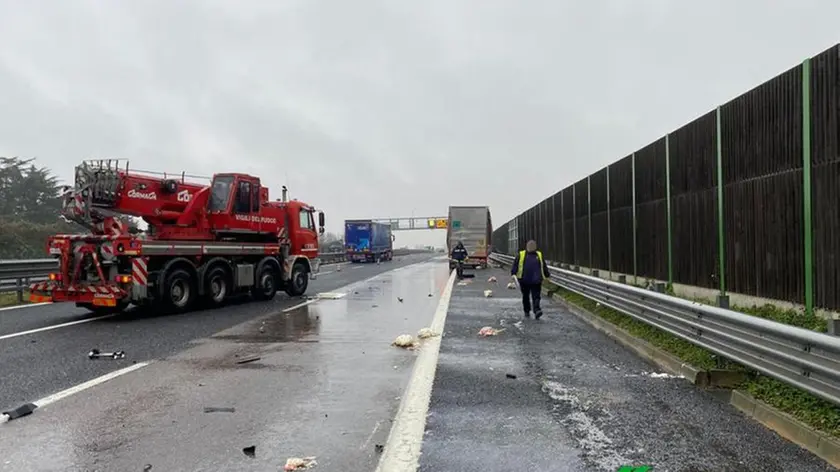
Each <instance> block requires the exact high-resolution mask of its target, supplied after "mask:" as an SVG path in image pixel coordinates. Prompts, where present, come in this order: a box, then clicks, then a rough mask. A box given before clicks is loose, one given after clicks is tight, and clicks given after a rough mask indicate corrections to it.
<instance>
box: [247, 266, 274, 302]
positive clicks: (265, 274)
mask: <svg viewBox="0 0 840 472" xmlns="http://www.w3.org/2000/svg"><path fill="white" fill-rule="evenodd" d="M251 294H252V295H253V296H254V298H256V299H257V300H271V299H272V298H274V296H275V295H277V271H276V270H274V267H272V266H270V265H268V264H266V265H264V266H263V268H262V269H261V270H260V273H259V275H258V276H257V286H256V287H254V288H252V289H251Z"/></svg>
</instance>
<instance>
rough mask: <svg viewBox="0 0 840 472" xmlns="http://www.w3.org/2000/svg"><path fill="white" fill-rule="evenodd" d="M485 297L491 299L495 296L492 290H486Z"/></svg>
mask: <svg viewBox="0 0 840 472" xmlns="http://www.w3.org/2000/svg"><path fill="white" fill-rule="evenodd" d="M484 296H485V297H486V298H490V297H492V296H493V291H492V290H485V291H484Z"/></svg>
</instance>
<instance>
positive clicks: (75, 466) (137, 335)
mask: <svg viewBox="0 0 840 472" xmlns="http://www.w3.org/2000/svg"><path fill="white" fill-rule="evenodd" d="M421 259H422V258H420V257H415V258H413V259H411V258H408V257H406V258H404V260H403V261H402V262H400V263H396V264H393V265H390V266H386V264H383V265H382V266H380V267H378V268H377V267H375V266H363V267H365V268H363V269H350V270H345V271H343V272H342V275H340V276H337V277H335V280H328V279H327V277H323V276H322V277H321V278H320V280H319V281H318V285H319V286H318V289H317V291H318V292H321V299H319V300H317V301H315V302H313V303H311V304H308V305H304V306H299V307H297V308H294V306H295V305H298V304H300V303H301V302H300V301H298V300H296V301H293V302H292V301H277V302H275V303H267V304H263V306H257V304H250V305H244V306H237V307H231V308H227V309H224V310H227V314H226V315H225V316H226V318H224V320H223V321H221V320H219V319H218V318H217V314H216V313H215V311H214V312H203V313H198V314H195V315H186V318H182V317H178V321H177V322H176V320H175V319H170V318H169V317H161V318H159V319H155V320H131V321H129V322H120V323H119V326H121V328H119V329H117V328H115V327H116V326H117V324H114V325H111V324H106V322H105V321H102V322H92V323H88V324H83V325H79V326H76V327H72V328H67V331H66V332H64V333H63V334H61V335H60V336H59V337H65V338H71V339H73V340H72V341H69V342H68V343H67V344H65V346H66V347H67V348H68V349H69V346H71V345H73V344H76V345H78V344H81V345H82V346H84V347H83V348H81V349H74V352H78V351H86V350H87V348H88V344H87V342H88V341H87V340H86V339H83V340H82V341H80V340H79V337H80V335H79V332H81V331H82V328H84V329H87V330H88V331H90V330H93V331H95V332H97V333H99V335H100V336H105V335H107V336H122V338H121V339H128V338H134V339H138V341H135V344H133V345H132V348H131V349H129V348H127V349H126V350H127V352H128V353H129V360H127V361H104V360H103V361H98V362H92V361H88V360H87V359H84V358H83V357H84V356H83V354H84V353H81V355H80V356H79V357H80V358H82V362H77V361H76V357H77V356H78V354H77V356H68V357H67V358H65V359H63V360H61V361H58V362H56V361H55V360H53V361H51V362H41V364H48V363H53V364H60V365H62V364H63V366H62V367H59V368H58V369H60V370H67V369H68V367H67V366H70V367H69V369H72V368H73V366H75V365H76V364H81V365H83V366H96V367H93V368H98V369H103V370H113V369H115V368H118V367H123V366H124V365H127V364H130V362H131V359H132V357H133V356H132V354H131V353H133V352H136V353H138V354H135V356H138V357H139V359H142V360H149V359H156V360H154V362H152V363H150V364H149V365H147V366H145V367H142V368H140V369H138V370H136V371H134V372H131V373H128V374H125V375H123V376H120V377H117V378H115V379H112V380H109V381H108V382H106V383H102V384H100V385H97V386H95V387H92V388H90V389H87V390H84V391H82V392H79V393H76V394H74V395H72V396H69V397H66V398H64V399H61V400H60V401H58V402H56V403H53V404H50V405H47V406H45V407H42V408H39V409H38V410H36V411H35V412H34V413H33V414H32V415H30V416H27V417H24V418H21V419H18V420H14V421H11V422H8V423H6V424H4V425H0V434H1V435H2V438H3V440H2V441H0V471H20V470H33V471H35V470H39V471H40V470H45V471H46V470H50V471H51V470H62V471H65V470H69V471H93V470H97V471H103V472H104V471H120V472H122V471H134V470H136V471H141V470H144V467H146V466H147V465H150V466H152V468H151V469H150V470H151V471H152V472H154V471H158V470H160V471H176V470H189V471H193V470H208V471H221V470H224V471H238V470H248V471H251V470H253V471H265V470H280V469H281V468H282V466H283V464H284V463H285V461H286V459H287V458H288V457H291V456H297V457H302V456H310V455H312V456H317V460H318V466H317V469H316V470H324V471H330V470H336V471H339V470H340V471H344V470H360V471H363V470H373V468H374V467H375V464H376V462H377V460H378V454H377V451H376V445H377V444H383V443H384V442H385V441H386V438H387V435H388V432H389V430H390V423H391V420H392V418H393V416H394V414H395V412H396V409H397V408H398V405H399V402H400V396H401V395H402V392H403V390H404V388H405V385H406V383H407V381H408V378H409V376H410V372H411V368H412V366H413V363H414V359H415V357H416V354H417V353H416V352H415V351H407V350H402V349H399V348H396V347H393V346H391V345H390V343H391V342H392V341H393V340H394V338H395V337H396V336H397V335H399V334H403V333H416V332H417V330H418V329H420V328H422V327H425V326H426V325H427V324H428V323H429V322H430V321H431V318H432V315H433V314H434V312H435V308H436V307H437V304H438V302H439V298H440V293H441V292H442V290H443V288H444V285H445V284H446V281H447V279H448V276H449V271H448V270H447V265H446V263H445V262H440V261H428V262H421V263H417V264H413V265H406V263H407V262H410V261H413V262H416V261H418V260H421ZM425 259H428V257H426V258H425ZM400 266H402V267H400ZM393 267H400V268H397V269H396V270H391V271H388V272H385V270H386V269H390V268H393ZM377 274H378V275H377ZM374 275H375V277H374V278H372V279H371V278H370V277H371V276H374ZM348 281H349V282H355V283H353V284H352V285H350V286H349V287H347V286H346V285H345V286H344V287H341V285H344V284H345V283H346V282H348ZM398 297H400V298H402V299H403V301H402V302H400V301H399V300H398V299H397V298H398ZM246 311H247V313H245V312H246ZM218 316H221V315H220V314H219V315H218ZM188 320H189V321H190V322H189V323H188V322H187V321H188ZM159 323H164V324H166V323H173V324H172V325H170V326H169V329H168V330H167V329H162V328H155V327H156V326H157V325H158V324H159ZM222 328H225V329H222ZM220 329H221V330H220ZM60 331H62V330H56V332H60ZM123 332H124V333H123ZM53 335H55V334H53ZM15 339H17V338H15ZM193 339H194V340H195V341H192V342H190V340H193ZM10 341H12V340H10ZM52 342H59V340H58V339H54V340H52ZM112 343H114V344H113V345H117V343H116V342H115V341H112ZM141 349H145V350H141ZM253 356H256V357H259V359H257V360H255V361H254V362H250V363H246V364H238V362H239V361H242V360H245V359H246V358H251V357H253ZM32 361H34V359H32ZM39 369H43V367H39ZM84 377H85V376H79V374H76V377H75V381H79V380H82V379H84ZM53 382H55V381H54V380H53ZM4 384H6V382H5V381H4ZM54 385H55V384H54ZM4 388H8V387H4ZM55 388H56V387H55V386H54V387H53V389H55ZM27 396H31V392H28V393H27ZM206 407H217V408H218V407H221V408H234V409H235V411H233V412H215V413H207V412H205V411H204V408H206ZM249 446H255V447H256V452H255V457H248V456H246V455H245V454H244V453H243V451H242V449H243V448H245V447H249Z"/></svg>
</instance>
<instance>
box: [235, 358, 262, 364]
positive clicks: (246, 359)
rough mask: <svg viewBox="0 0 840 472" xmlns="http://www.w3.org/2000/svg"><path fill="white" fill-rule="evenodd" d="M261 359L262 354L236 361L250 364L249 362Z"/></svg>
mask: <svg viewBox="0 0 840 472" xmlns="http://www.w3.org/2000/svg"><path fill="white" fill-rule="evenodd" d="M260 359H262V357H260V356H252V357H246V358H245V359H240V360H238V361H236V363H237V364H248V363H250V362H256V361H258V360H260Z"/></svg>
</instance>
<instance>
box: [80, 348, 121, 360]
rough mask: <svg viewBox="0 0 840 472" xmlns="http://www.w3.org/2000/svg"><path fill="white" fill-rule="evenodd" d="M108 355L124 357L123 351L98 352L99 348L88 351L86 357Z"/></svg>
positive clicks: (114, 357)
mask: <svg viewBox="0 0 840 472" xmlns="http://www.w3.org/2000/svg"><path fill="white" fill-rule="evenodd" d="M105 357H110V358H111V359H122V358H124V357H125V351H115V352H99V349H91V350H90V352H88V359H100V358H105Z"/></svg>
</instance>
